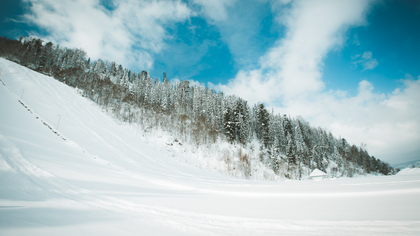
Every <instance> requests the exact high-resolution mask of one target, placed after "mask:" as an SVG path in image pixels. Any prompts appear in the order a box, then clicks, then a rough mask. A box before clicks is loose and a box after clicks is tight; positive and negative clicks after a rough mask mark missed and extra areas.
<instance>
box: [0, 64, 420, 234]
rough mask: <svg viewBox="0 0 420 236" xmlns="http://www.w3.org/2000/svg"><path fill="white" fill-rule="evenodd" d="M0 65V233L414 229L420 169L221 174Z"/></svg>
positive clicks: (58, 87)
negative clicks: (246, 176) (263, 177)
mask: <svg viewBox="0 0 420 236" xmlns="http://www.w3.org/2000/svg"><path fill="white" fill-rule="evenodd" d="M0 68H2V73H1V75H0V79H1V80H2V81H3V83H4V84H5V85H7V87H6V86H5V85H3V84H2V83H0V235H419V234H420V204H419V202H418V199H420V174H419V173H417V174H412V175H402V174H399V175H395V176H370V177H359V178H353V179H350V178H339V179H334V180H326V181H321V182H316V181H307V180H305V181H249V180H242V179H237V178H233V177H229V176H225V175H222V174H220V173H216V172H214V171H210V170H205V169H200V168H197V167H194V166H191V165H190V164H188V163H185V161H184V160H183V159H180V158H179V157H178V156H177V155H173V154H172V152H171V151H170V150H169V149H156V148H155V147H154V146H153V145H152V143H150V142H151V141H150V140H148V139H147V137H143V136H142V134H141V132H138V131H135V129H133V127H129V126H127V125H121V124H119V123H118V122H116V121H115V120H113V119H112V118H110V117H109V116H107V115H105V114H104V113H103V112H102V110H101V108H99V107H98V106H96V105H95V104H94V103H93V102H91V101H89V100H87V99H85V98H83V97H81V96H80V94H79V93H78V91H77V90H76V89H74V88H70V87H68V86H66V85H64V84H62V83H60V82H58V81H56V80H54V79H53V78H50V77H47V76H44V75H40V74H38V73H35V72H33V71H31V70H29V69H27V68H24V67H21V66H19V65H17V64H15V63H12V62H9V61H7V60H5V59H2V58H0ZM22 89H25V92H24V94H23V99H22V100H21V101H20V97H21V96H22V92H23V90H22ZM58 115H61V120H60V125H59V128H58V129H57V124H58V120H59V116H58ZM164 138H165V137H163V138H162V139H164ZM152 141H154V140H152Z"/></svg>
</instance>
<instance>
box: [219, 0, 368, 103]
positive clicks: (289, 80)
mask: <svg viewBox="0 0 420 236" xmlns="http://www.w3.org/2000/svg"><path fill="white" fill-rule="evenodd" d="M277 4H278V3H277ZM370 5H371V1H364V0H358V1H329V0H325V1H293V2H292V3H291V6H290V7H289V5H287V6H286V7H285V8H281V7H279V6H278V5H276V7H275V9H277V11H278V17H277V19H278V21H279V23H281V24H284V25H285V26H286V27H287V29H288V30H287V33H286V36H285V37H284V38H282V39H280V40H278V42H277V43H276V45H275V46H274V47H272V48H271V50H269V52H268V53H267V54H266V55H265V56H263V57H261V59H260V68H259V69H257V70H253V71H240V72H239V73H238V75H237V77H236V78H235V79H233V80H231V81H229V83H228V84H227V85H219V87H220V89H221V90H223V91H225V92H226V93H234V94H240V95H241V96H243V97H244V98H245V99H248V100H253V99H254V98H256V97H260V96H261V95H259V94H257V92H260V91H264V93H263V94H264V95H262V96H263V97H262V100H261V102H265V103H269V104H273V103H275V102H276V101H279V100H280V99H281V100H282V101H283V102H288V101H289V100H293V99H296V98H301V97H306V96H309V95H310V94H311V93H316V92H320V91H322V90H323V89H324V83H323V82H322V80H321V76H322V67H323V59H324V58H325V56H326V54H327V53H328V52H329V51H330V50H331V49H333V48H336V47H339V46H341V45H342V44H343V36H344V33H345V31H346V30H347V29H348V28H349V27H351V26H359V25H363V24H365V16H366V13H367V11H368V9H369V6H370ZM257 84H258V85H257ZM256 87H257V88H258V89H256ZM260 98H261V97H260Z"/></svg>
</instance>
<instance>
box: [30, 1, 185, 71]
mask: <svg viewBox="0 0 420 236" xmlns="http://www.w3.org/2000/svg"><path fill="white" fill-rule="evenodd" d="M25 2H27V3H29V6H30V7H29V11H30V12H29V13H27V14H25V15H24V19H26V20H27V21H28V22H30V23H32V24H34V25H37V26H38V27H40V28H42V29H44V30H45V31H46V32H47V33H48V34H47V35H44V37H43V35H35V36H37V37H41V38H44V39H46V40H50V41H53V42H56V43H59V44H61V45H63V46H67V47H78V48H83V49H84V50H85V51H86V52H87V53H88V55H89V56H91V57H92V58H94V59H97V58H102V59H108V60H111V61H116V62H118V63H120V64H124V65H125V66H128V67H135V68H143V69H149V68H151V67H152V65H153V56H152V55H153V53H158V52H159V51H160V50H161V49H162V47H163V45H164V43H165V39H167V37H168V35H167V32H166V31H165V25H167V24H171V23H173V22H180V21H184V20H186V19H188V18H189V17H190V16H191V15H192V14H193V13H192V12H191V10H190V9H189V8H188V7H187V6H186V4H184V3H182V2H181V1H144V0H143V1H135V0H124V1H118V2H116V3H115V5H114V7H113V9H107V8H105V7H104V6H103V5H101V2H100V1H98V0H73V1H57V0H25Z"/></svg>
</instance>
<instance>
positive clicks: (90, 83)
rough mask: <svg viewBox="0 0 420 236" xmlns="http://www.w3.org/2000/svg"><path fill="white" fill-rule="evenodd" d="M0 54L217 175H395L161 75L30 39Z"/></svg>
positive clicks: (293, 121) (306, 129)
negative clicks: (205, 157)
mask: <svg viewBox="0 0 420 236" xmlns="http://www.w3.org/2000/svg"><path fill="white" fill-rule="evenodd" d="M0 56H1V57H3V58H6V59H8V60H10V61H13V62H16V63H18V64H20V65H23V66H25V67H28V68H30V69H32V70H35V71H38V72H40V73H43V74H45V75H48V76H52V77H54V78H55V79H57V80H59V81H61V82H63V83H65V84H67V85H69V86H71V87H74V88H77V90H78V91H80V92H81V94H82V96H84V97H87V98H88V99H90V100H92V101H94V102H95V103H97V104H98V105H99V106H101V107H102V108H103V110H104V111H106V112H107V113H108V114H110V115H112V116H113V117H114V118H115V119H117V120H119V121H121V122H126V123H129V124H137V125H138V126H139V127H141V129H142V130H143V132H145V133H147V132H152V131H153V130H160V131H162V132H165V133H167V134H168V135H170V136H171V137H173V142H172V143H171V144H170V145H190V146H192V147H194V148H196V149H203V150H207V152H211V154H212V155H215V156H217V158H218V160H220V162H221V163H223V165H222V166H217V168H219V171H221V172H223V173H227V174H229V175H233V176H237V177H241V178H246V179H255V178H256V175H260V174H259V173H261V170H264V171H263V172H264V174H262V175H260V176H262V178H264V179H302V178H303V177H305V176H308V175H309V174H310V172H311V171H312V170H314V169H315V168H318V169H320V170H322V171H324V172H326V173H327V174H328V175H329V176H332V177H341V176H348V177H353V176H355V175H362V174H376V173H378V174H383V175H388V174H393V173H395V170H394V169H393V168H392V167H391V166H390V165H389V164H388V163H385V162H383V161H381V160H379V159H377V158H375V157H373V156H370V155H369V153H368V152H367V151H366V150H365V149H364V148H363V147H358V146H356V145H352V144H349V143H348V142H347V141H346V139H344V138H341V137H340V138H337V137H334V136H333V135H332V134H331V133H330V132H327V131H325V130H324V129H322V128H319V127H318V128H315V127H312V126H310V124H309V123H308V122H306V121H305V120H303V119H302V118H299V117H298V118H292V117H289V116H287V115H285V114H275V113H274V112H272V111H269V110H268V109H267V108H266V107H265V106H264V104H262V103H259V104H248V103H247V101H245V100H244V99H242V98H240V97H237V96H226V95H224V94H223V93H220V92H218V91H214V90H212V89H209V88H204V87H202V86H198V85H191V84H190V82H189V81H172V80H168V79H167V78H166V74H165V73H163V78H162V79H159V78H152V77H151V76H150V75H149V73H148V72H146V71H142V72H140V73H135V72H132V71H130V70H128V69H126V68H124V67H123V66H122V65H118V64H116V63H115V62H109V61H105V60H101V59H98V60H96V61H91V60H90V58H87V54H86V52H84V51H83V50H82V49H71V48H65V47H61V46H59V45H54V44H53V43H51V42H43V41H42V40H41V39H36V38H21V39H20V40H12V39H8V38H5V37H0ZM221 143H224V144H225V145H224V146H223V145H220V144H221ZM216 146H223V147H225V148H224V149H222V148H219V149H217V148H216ZM226 147H228V148H226Z"/></svg>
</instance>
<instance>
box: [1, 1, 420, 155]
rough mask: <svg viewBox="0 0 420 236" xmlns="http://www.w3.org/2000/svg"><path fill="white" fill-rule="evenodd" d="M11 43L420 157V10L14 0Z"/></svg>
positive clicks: (380, 5) (4, 24)
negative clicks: (83, 55) (56, 47)
mask: <svg viewBox="0 0 420 236" xmlns="http://www.w3.org/2000/svg"><path fill="white" fill-rule="evenodd" d="M0 21H1V27H0V35H1V36H7V37H9V38H19V37H20V36H21V35H23V36H36V37H40V38H43V39H45V40H46V41H52V42H54V43H59V44H60V45H62V46H67V47H78V48H83V49H84V50H85V51H86V52H87V53H88V55H89V56H90V57H91V58H92V59H97V58H102V59H107V60H110V61H116V62H117V63H119V64H122V65H123V66H125V67H128V68H130V69H131V70H133V71H135V72H140V71H141V70H147V71H149V72H150V73H151V75H152V77H162V72H164V71H165V72H166V73H167V75H168V78H172V79H180V80H191V81H194V82H197V83H200V84H202V85H203V86H208V87H211V88H214V89H217V90H219V91H223V92H224V93H226V94H236V95H238V96H240V97H243V98H244V99H247V100H248V101H249V102H250V103H251V104H252V103H256V102H263V103H265V104H266V105H267V106H268V107H270V109H271V108H272V109H274V110H275V111H276V112H280V113H281V114H288V115H292V116H297V115H301V116H302V117H303V118H304V119H306V120H308V121H309V122H311V124H313V125H315V126H321V127H324V128H326V129H327V130H329V131H331V132H332V133H333V134H334V135H335V136H339V135H341V136H342V137H345V138H346V139H347V140H348V141H349V142H351V143H355V144H357V145H359V144H360V143H362V142H363V143H365V144H367V150H368V151H369V152H370V153H371V154H373V155H375V156H377V157H379V158H381V159H384V160H385V161H389V162H391V163H400V162H405V161H410V160H414V159H420V148H419V147H418V146H419V145H418V144H419V143H420V120H419V117H420V97H419V95H418V94H420V82H419V76H420V66H418V65H420V56H419V55H420V44H419V40H418V39H419V38H420V2H419V1H392V0H383V1H380V0H349V1H331V0H320V1H308V0H302V1H293V0H277V1H268V0H242V1H239V0H224V1H222V0H213V1H205V0H188V1H157V0H156V1H146V0H139V1H134V0H121V1H98V0H85V1H82V0H73V1H58V0H23V1H16V0H14V1H11V0H6V1H2V3H0Z"/></svg>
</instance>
